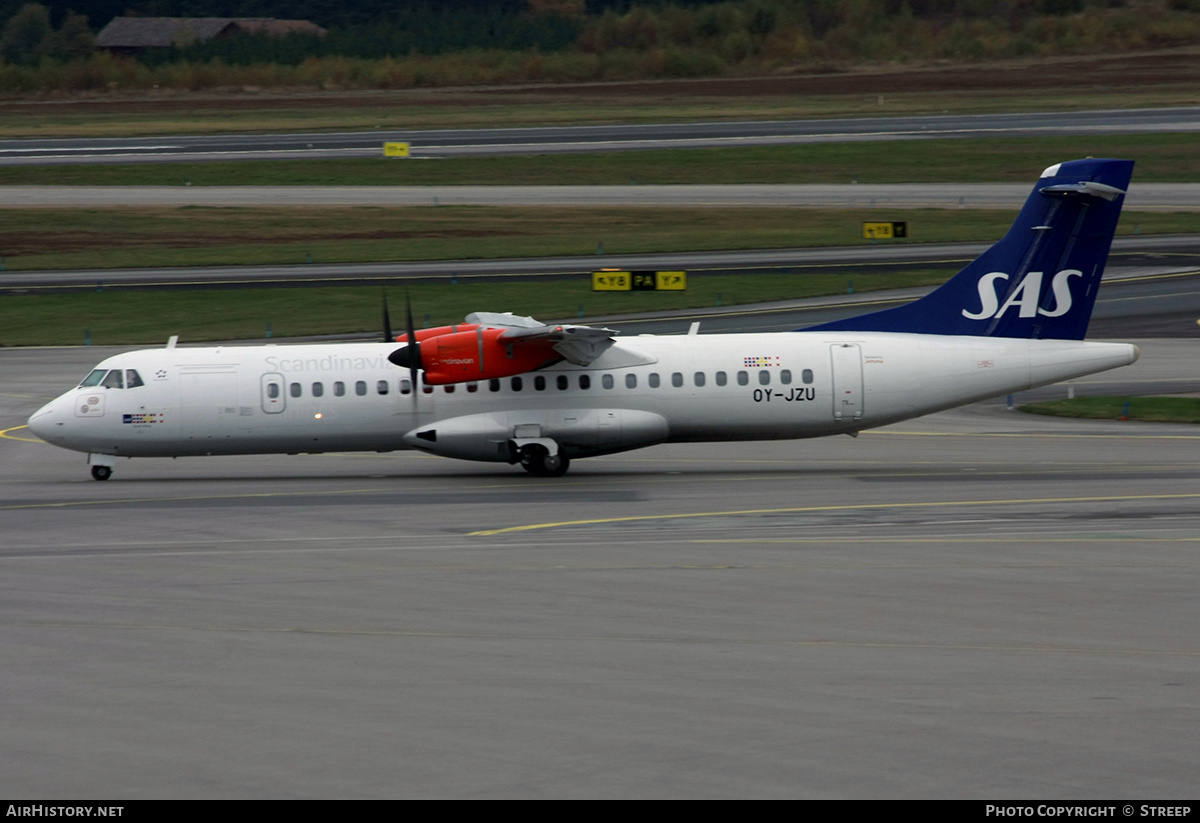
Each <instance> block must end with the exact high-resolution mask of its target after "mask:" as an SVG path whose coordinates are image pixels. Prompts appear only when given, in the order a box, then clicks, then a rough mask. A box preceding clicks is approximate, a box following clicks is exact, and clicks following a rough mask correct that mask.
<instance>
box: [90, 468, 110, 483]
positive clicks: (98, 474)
mask: <svg viewBox="0 0 1200 823" xmlns="http://www.w3.org/2000/svg"><path fill="white" fill-rule="evenodd" d="M110 477H112V467H111V466H92V479H93V480H107V479H108V478H110Z"/></svg>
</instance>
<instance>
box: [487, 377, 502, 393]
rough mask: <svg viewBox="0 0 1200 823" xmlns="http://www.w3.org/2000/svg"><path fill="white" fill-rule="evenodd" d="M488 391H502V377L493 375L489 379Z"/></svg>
mask: <svg viewBox="0 0 1200 823" xmlns="http://www.w3.org/2000/svg"><path fill="white" fill-rule="evenodd" d="M488 391H500V378H498V377H493V378H492V379H491V380H489V381H488Z"/></svg>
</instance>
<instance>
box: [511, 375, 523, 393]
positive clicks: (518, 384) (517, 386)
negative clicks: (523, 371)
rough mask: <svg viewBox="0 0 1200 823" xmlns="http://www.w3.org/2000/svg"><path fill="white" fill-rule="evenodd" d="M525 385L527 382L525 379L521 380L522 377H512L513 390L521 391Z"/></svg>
mask: <svg viewBox="0 0 1200 823" xmlns="http://www.w3.org/2000/svg"><path fill="white" fill-rule="evenodd" d="M524 387H525V383H524V381H523V380H521V378H519V377H514V378H513V379H512V390H513V391H520V390H521V389H522V388H524Z"/></svg>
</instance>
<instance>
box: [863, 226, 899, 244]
mask: <svg viewBox="0 0 1200 823" xmlns="http://www.w3.org/2000/svg"><path fill="white" fill-rule="evenodd" d="M903 237H908V223H863V239H865V240H892V239H898V238H903Z"/></svg>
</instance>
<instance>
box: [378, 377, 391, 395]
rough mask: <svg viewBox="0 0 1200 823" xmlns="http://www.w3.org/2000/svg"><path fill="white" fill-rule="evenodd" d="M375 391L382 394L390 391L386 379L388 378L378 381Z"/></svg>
mask: <svg viewBox="0 0 1200 823" xmlns="http://www.w3.org/2000/svg"><path fill="white" fill-rule="evenodd" d="M375 391H377V392H379V393H380V394H387V393H388V381H386V380H379V381H376V383H375Z"/></svg>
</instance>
